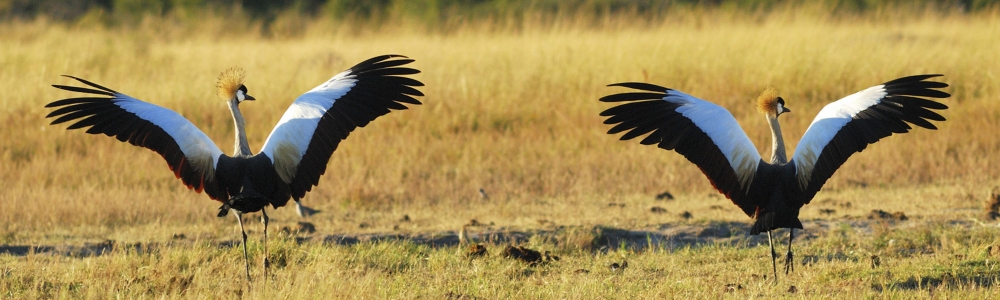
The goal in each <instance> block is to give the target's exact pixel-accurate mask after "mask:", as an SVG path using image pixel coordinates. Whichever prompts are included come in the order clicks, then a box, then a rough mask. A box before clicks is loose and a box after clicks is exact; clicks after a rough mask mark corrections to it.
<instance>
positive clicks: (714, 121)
mask: <svg viewBox="0 0 1000 300" xmlns="http://www.w3.org/2000/svg"><path fill="white" fill-rule="evenodd" d="M663 100H666V101H667V102H671V103H678V104H682V105H681V106H680V107H678V108H677V110H676V111H677V112H678V113H680V114H681V115H683V116H684V117H687V118H688V119H690V120H691V121H692V122H694V124H695V126H698V128H701V130H702V131H704V132H705V133H706V134H707V135H708V137H709V138H711V139H712V142H713V143H715V145H716V146H717V147H719V150H720V151H722V154H723V155H725V156H726V159H727V160H728V161H729V165H730V166H731V167H732V168H733V171H735V173H736V177H737V178H738V179H739V181H740V185H741V186H742V187H743V188H747V187H749V186H750V183H751V182H753V176H754V175H755V174H756V173H757V165H758V164H759V163H760V160H761V158H760V153H757V148H756V147H755V146H754V145H753V142H751V141H750V138H749V137H747V134H746V132H743V128H742V127H740V124H739V123H737V122H736V118H734V117H733V115H732V114H731V113H729V111H728V110H726V109H725V108H723V107H721V106H718V105H715V104H714V103H711V102H708V101H705V100H701V99H698V98H695V97H693V96H691V95H688V94H685V93H682V92H679V91H676V90H669V91H667V96H666V97H664V98H663Z"/></svg>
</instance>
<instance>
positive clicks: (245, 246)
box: [233, 211, 251, 284]
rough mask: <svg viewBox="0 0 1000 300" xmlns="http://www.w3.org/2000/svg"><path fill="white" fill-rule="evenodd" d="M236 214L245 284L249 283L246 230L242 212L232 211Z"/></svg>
mask: <svg viewBox="0 0 1000 300" xmlns="http://www.w3.org/2000/svg"><path fill="white" fill-rule="evenodd" d="M233 212H234V215H236V220H237V221H240V232H242V233H243V263H244V264H245V265H246V268H247V284H250V281H251V280H250V256H248V255H247V231H246V230H244V229H243V213H242V212H238V211H233Z"/></svg>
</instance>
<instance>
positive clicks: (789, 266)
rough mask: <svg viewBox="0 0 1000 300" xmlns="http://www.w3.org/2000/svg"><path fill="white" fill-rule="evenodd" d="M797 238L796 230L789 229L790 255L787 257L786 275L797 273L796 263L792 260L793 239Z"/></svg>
mask: <svg viewBox="0 0 1000 300" xmlns="http://www.w3.org/2000/svg"><path fill="white" fill-rule="evenodd" d="M793 237H795V228H788V254H786V255H785V275H788V272H789V271H795V262H793V261H792V260H793V259H792V238H793Z"/></svg>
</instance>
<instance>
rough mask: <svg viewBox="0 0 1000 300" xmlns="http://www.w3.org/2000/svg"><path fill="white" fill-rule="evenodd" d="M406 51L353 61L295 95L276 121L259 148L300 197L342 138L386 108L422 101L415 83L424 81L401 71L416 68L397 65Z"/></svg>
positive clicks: (410, 71)
mask: <svg viewBox="0 0 1000 300" xmlns="http://www.w3.org/2000/svg"><path fill="white" fill-rule="evenodd" d="M411 62H413V60H412V59H408V58H406V57H405V56H399V55H383V56H378V57H374V58H371V59H368V60H366V61H364V62H361V63H359V64H357V65H356V66H354V67H351V68H350V69H348V70H347V71H344V72H342V73H340V74H337V75H336V76H333V78H331V79H330V80H328V81H326V82H324V83H323V84H321V85H319V86H317V87H316V88H314V89H312V90H310V91H309V92H306V93H305V94H302V95H301V96H299V98H298V99H295V102H294V103H292V106H291V107H289V108H288V111H286V112H285V114H284V115H283V116H282V117H281V120H279V121H278V125H277V126H275V127H274V130H273V131H271V134H270V135H268V137H267V141H265V142H264V148H263V149H262V150H261V153H264V154H266V155H267V157H269V158H271V161H272V163H273V164H274V168H275V170H276V171H277V172H278V175H279V176H280V177H281V179H282V180H283V181H284V182H285V183H288V184H289V187H290V189H291V192H292V197H293V198H294V199H295V200H296V201H298V199H300V198H302V196H304V195H305V193H306V192H308V191H309V190H311V189H312V187H313V186H315V185H317V184H318V183H319V177H320V176H321V175H323V173H324V172H326V163H327V162H329V161H330V156H331V155H332V154H333V151H334V150H337V145H339V144H340V141H341V140H343V139H346V138H347V136H348V135H349V134H350V133H351V131H354V129H355V128H358V127H365V125H368V122H371V121H372V120H375V118H378V117H379V116H382V115H385V114H387V113H389V112H390V110H401V109H406V108H407V107H406V106H405V105H403V103H409V104H417V105H419V104H420V101H417V100H416V99H414V98H413V97H412V96H423V93H421V92H420V91H418V90H417V89H415V88H413V87H416V86H423V83H421V82H420V81H417V80H415V79H412V78H408V77H402V76H400V75H412V74H417V73H420V71H417V70H415V69H411V68H402V67H399V66H402V65H405V64H408V63H411Z"/></svg>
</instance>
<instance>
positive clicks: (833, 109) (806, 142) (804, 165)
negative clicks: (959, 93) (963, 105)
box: [790, 75, 951, 203]
mask: <svg viewBox="0 0 1000 300" xmlns="http://www.w3.org/2000/svg"><path fill="white" fill-rule="evenodd" d="M938 76H942V75H916V76H909V77H903V78H899V79H896V80H892V81H889V82H886V83H883V84H881V85H877V86H873V87H870V88H867V89H865V90H863V91H860V92H857V93H855V94H853V95H850V96H847V97H844V98H843V99H840V100H837V101H835V102H833V103H830V104H827V105H826V107H823V109H822V110H820V112H819V115H817V116H816V119H814V120H813V122H812V124H810V125H809V129H806V133H805V135H803V136H802V140H800V141H799V145H798V146H797V147H796V149H795V155H794V156H792V161H791V162H790V163H792V164H794V165H795V178H796V180H797V181H798V189H799V190H800V191H801V192H802V193H803V195H802V196H804V198H803V199H806V200H805V201H806V203H809V202H808V201H809V199H812V197H813V196H815V195H816V192H818V191H819V189H820V188H822V187H823V184H824V183H826V180H827V179H830V176H832V175H833V172H835V171H837V168H839V167H840V166H841V165H842V164H844V162H845V161H847V158H848V157H850V156H851V155H852V154H854V153H857V152H861V151H862V150H865V148H866V147H868V144H872V143H875V142H877V141H878V140H880V139H882V138H884V137H887V136H890V135H892V134H893V133H906V132H909V131H910V129H911V127H910V124H913V125H916V126H918V127H923V128H927V129H937V127H935V126H934V124H932V123H931V122H930V121H929V120H933V121H944V120H945V119H944V117H942V116H941V115H939V114H937V113H936V112H934V111H932V110H931V109H939V110H940V109H947V108H948V106H946V105H944V104H941V103H939V102H936V101H932V100H928V99H925V98H948V97H950V96H951V95H949V94H948V93H945V92H942V91H939V90H936V89H940V88H945V87H947V86H948V84H946V83H943V82H934V81H925V80H926V79H928V78H933V77H938Z"/></svg>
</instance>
